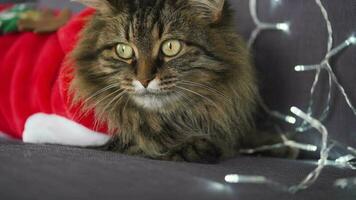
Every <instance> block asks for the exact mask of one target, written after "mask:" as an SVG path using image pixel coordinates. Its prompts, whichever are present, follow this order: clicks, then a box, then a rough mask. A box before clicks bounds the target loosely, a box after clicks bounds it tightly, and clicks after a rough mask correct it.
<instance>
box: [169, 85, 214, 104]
mask: <svg viewBox="0 0 356 200" xmlns="http://www.w3.org/2000/svg"><path fill="white" fill-rule="evenodd" d="M175 87H177V88H179V89H181V90H185V91H187V92H190V93H192V94H195V95H197V96H199V97H201V98H203V99H205V100H207V101H209V102H210V103H212V104H213V105H214V106H215V107H216V108H219V106H218V105H217V104H216V103H215V102H214V101H213V100H212V99H210V98H208V97H206V96H204V95H202V94H200V93H198V92H195V91H193V90H190V89H187V88H185V87H180V86H175Z"/></svg>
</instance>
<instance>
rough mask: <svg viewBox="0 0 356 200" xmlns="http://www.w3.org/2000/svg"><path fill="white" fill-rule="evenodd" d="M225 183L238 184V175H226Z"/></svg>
mask: <svg viewBox="0 0 356 200" xmlns="http://www.w3.org/2000/svg"><path fill="white" fill-rule="evenodd" d="M225 181H226V182H228V183H238V182H239V175H237V174H228V175H226V176H225Z"/></svg>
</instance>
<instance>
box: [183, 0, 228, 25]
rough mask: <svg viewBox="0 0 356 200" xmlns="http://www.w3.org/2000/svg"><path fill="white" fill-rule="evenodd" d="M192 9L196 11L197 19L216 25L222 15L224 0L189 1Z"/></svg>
mask: <svg viewBox="0 0 356 200" xmlns="http://www.w3.org/2000/svg"><path fill="white" fill-rule="evenodd" d="M189 1H190V4H191V5H192V6H193V8H195V9H197V11H198V17H201V18H203V19H207V20H210V23H218V22H219V21H220V20H221V18H222V15H223V9H224V5H225V0H189Z"/></svg>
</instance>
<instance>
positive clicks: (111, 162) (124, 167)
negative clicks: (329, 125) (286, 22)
mask: <svg viewBox="0 0 356 200" xmlns="http://www.w3.org/2000/svg"><path fill="white" fill-rule="evenodd" d="M0 163H1V165H0V177H1V178H0V199H12V200H17V199H27V200H31V199H61V200H62V199H76V200H81V199H83V200H91V199H155V200H159V199H172V200H174V199H177V200H181V199H206V200H208V199H246V200H249V199H256V200H260V199H303V200H307V199H352V197H356V196H355V195H356V193H355V191H348V192H346V191H342V190H339V189H336V188H333V187H332V185H333V181H334V180H335V179H336V178H343V177H347V176H352V175H353V176H356V173H355V172H353V171H347V170H339V169H336V168H327V169H325V171H324V173H323V174H322V176H321V178H320V179H319V180H318V181H317V184H316V185H314V186H313V187H312V189H311V190H307V191H303V192H301V193H298V194H296V195H290V194H287V193H284V192H281V191H278V190H275V189H274V188H269V187H266V186H263V185H261V186H258V185H229V184H225V183H224V177H225V175H226V174H229V173H239V174H256V175H265V176H267V177H270V178H273V179H275V180H277V181H280V182H283V183H287V184H291V183H296V182H298V181H300V180H301V179H302V178H304V176H305V175H306V174H307V173H309V172H310V171H311V170H312V169H313V167H315V166H314V164H312V163H309V162H303V161H293V160H279V159H273V158H256V157H237V158H234V159H231V160H228V161H225V162H222V163H220V164H217V165H202V164H192V163H176V162H163V161H155V160H149V159H144V158H138V157H130V156H125V155H121V154H117V153H111V152H102V151H96V150H90V149H79V148H70V147H62V146H49V145H30V144H22V143H18V142H16V141H9V140H0Z"/></svg>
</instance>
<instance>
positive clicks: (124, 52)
mask: <svg viewBox="0 0 356 200" xmlns="http://www.w3.org/2000/svg"><path fill="white" fill-rule="evenodd" d="M116 54H117V55H118V56H119V57H120V58H122V59H125V60H128V59H131V58H132V57H133V56H134V51H133V49H132V47H130V46H129V45H127V44H123V43H119V44H118V45H117V46H116Z"/></svg>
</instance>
